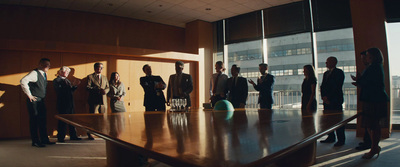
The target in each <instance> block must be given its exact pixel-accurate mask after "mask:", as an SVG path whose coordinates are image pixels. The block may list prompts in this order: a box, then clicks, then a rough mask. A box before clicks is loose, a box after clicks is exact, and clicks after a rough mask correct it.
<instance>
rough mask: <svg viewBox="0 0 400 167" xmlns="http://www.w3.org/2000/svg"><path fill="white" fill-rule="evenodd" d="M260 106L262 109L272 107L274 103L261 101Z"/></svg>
mask: <svg viewBox="0 0 400 167" xmlns="http://www.w3.org/2000/svg"><path fill="white" fill-rule="evenodd" d="M260 108H261V109H272V104H271V103H260Z"/></svg>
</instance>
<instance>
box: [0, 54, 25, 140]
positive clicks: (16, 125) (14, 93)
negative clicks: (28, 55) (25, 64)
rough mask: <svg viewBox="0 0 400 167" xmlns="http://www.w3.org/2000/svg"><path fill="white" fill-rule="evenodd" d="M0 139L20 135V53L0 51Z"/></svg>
mask: <svg viewBox="0 0 400 167" xmlns="http://www.w3.org/2000/svg"><path fill="white" fill-rule="evenodd" d="M2 57H9V58H8V59H7V60H5V59H1V61H0V67H2V70H0V127H2V128H0V138H4V137H14V138H15V137H19V136H20V135H21V134H20V133H21V131H20V128H21V112H19V111H20V110H21V105H20V92H21V88H20V86H19V79H20V77H22V74H20V73H19V71H20V69H19V67H20V65H21V63H20V60H21V56H20V52H14V51H0V58H2Z"/></svg>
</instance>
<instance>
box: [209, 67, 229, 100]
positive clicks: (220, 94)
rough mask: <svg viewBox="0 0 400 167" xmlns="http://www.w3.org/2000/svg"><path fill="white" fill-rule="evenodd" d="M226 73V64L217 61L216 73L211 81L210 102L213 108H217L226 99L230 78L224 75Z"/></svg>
mask: <svg viewBox="0 0 400 167" xmlns="http://www.w3.org/2000/svg"><path fill="white" fill-rule="evenodd" d="M224 71H225V67H224V63H223V62H222V61H217V62H216V63H215V73H214V74H213V75H212V76H211V79H210V101H211V106H213V107H214V106H215V103H217V102H218V101H220V100H224V99H226V93H227V91H228V90H227V88H226V81H227V80H228V76H227V75H226V74H224V73H223V72H224Z"/></svg>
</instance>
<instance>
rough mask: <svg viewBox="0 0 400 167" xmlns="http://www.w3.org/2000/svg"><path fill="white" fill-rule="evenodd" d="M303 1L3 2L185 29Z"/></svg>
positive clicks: (44, 0) (95, 0)
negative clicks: (191, 24)
mask: <svg viewBox="0 0 400 167" xmlns="http://www.w3.org/2000/svg"><path fill="white" fill-rule="evenodd" d="M296 1H301V0H0V4H13V5H26V6H38V7H47V8H58V9H68V10H75V11H84V12H92V13H101V14H106V15H113V16H120V17H126V18H133V19H139V20H146V21H150V22H156V23H161V24H167V25H173V26H177V27H185V23H188V22H191V21H194V20H204V21H208V22H214V21H217V20H221V19H225V18H229V17H232V16H236V15H240V14H244V13H248V12H252V11H256V10H260V9H265V8H269V7H272V6H279V5H283V4H287V3H291V2H296Z"/></svg>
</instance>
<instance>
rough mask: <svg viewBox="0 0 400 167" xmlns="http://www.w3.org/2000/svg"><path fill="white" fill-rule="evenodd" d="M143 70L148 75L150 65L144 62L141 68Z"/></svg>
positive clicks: (149, 73)
mask: <svg viewBox="0 0 400 167" xmlns="http://www.w3.org/2000/svg"><path fill="white" fill-rule="evenodd" d="M142 70H143V72H144V73H145V74H146V76H150V75H151V73H152V71H151V67H150V65H148V64H145V65H144V66H143V68H142Z"/></svg>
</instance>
